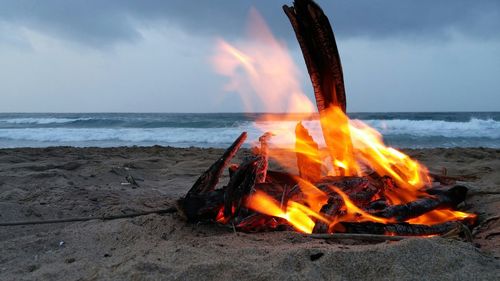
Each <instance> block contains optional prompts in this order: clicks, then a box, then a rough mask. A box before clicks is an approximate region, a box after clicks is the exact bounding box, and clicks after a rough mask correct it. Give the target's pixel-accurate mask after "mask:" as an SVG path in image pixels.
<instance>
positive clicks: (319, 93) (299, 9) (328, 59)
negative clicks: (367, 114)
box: [283, 0, 357, 176]
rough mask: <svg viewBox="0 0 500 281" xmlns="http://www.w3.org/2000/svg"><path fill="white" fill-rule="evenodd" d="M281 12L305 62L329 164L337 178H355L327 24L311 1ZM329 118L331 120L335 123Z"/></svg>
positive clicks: (339, 76) (336, 62)
mask: <svg viewBox="0 0 500 281" xmlns="http://www.w3.org/2000/svg"><path fill="white" fill-rule="evenodd" d="M283 10H284V11H285V14H286V15H287V16H288V19H289V20H290V23H291V24H292V27H293V29H294V31H295V35H296V37H297V40H298V41H299V45H300V48H301V50H302V54H303V56H304V60H305V62H306V66H307V71H308V72H309V77H310V78H311V82H312V85H313V88H314V96H315V98H316V105H317V107H318V111H319V115H320V123H321V129H322V131H323V137H324V138H325V143H326V146H327V148H328V152H329V153H330V156H331V157H332V161H333V165H334V167H336V169H337V173H338V174H340V175H347V176H349V175H356V174H357V171H356V170H355V166H353V165H352V164H353V163H355V161H354V155H353V146H352V142H351V137H350V133H349V126H348V119H347V117H346V116H345V115H344V114H343V113H345V112H346V95H345V87H344V74H343V72H342V65H341V63H340V55H339V51H338V49H337V43H336V42H335V36H334V34H333V30H332V27H331V25H330V21H329V20H328V18H327V17H326V15H325V14H324V13H323V10H322V9H321V8H320V7H319V6H318V5H317V4H316V3H315V2H314V1H312V0H295V1H294V3H293V6H291V7H289V6H286V5H285V6H283ZM337 111H340V112H337ZM331 119H335V124H332V120H331ZM346 163H349V165H346Z"/></svg>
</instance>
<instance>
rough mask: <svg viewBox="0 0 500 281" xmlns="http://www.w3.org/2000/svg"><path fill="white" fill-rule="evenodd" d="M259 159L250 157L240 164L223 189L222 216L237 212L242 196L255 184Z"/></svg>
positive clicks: (228, 217) (229, 216)
mask: <svg viewBox="0 0 500 281" xmlns="http://www.w3.org/2000/svg"><path fill="white" fill-rule="evenodd" d="M258 161H259V159H257V158H255V159H250V160H248V161H246V162H245V163H243V164H241V165H240V166H239V167H238V169H237V170H236V172H235V173H234V175H233V176H232V177H231V179H230V180H229V183H228V184H227V186H225V187H224V188H223V189H224V218H226V219H230V218H232V217H234V216H235V215H237V214H238V212H239V210H240V208H241V205H242V203H243V200H244V198H245V197H246V195H248V194H249V193H250V192H251V190H252V188H253V187H254V186H255V181H256V179H257V166H258Z"/></svg>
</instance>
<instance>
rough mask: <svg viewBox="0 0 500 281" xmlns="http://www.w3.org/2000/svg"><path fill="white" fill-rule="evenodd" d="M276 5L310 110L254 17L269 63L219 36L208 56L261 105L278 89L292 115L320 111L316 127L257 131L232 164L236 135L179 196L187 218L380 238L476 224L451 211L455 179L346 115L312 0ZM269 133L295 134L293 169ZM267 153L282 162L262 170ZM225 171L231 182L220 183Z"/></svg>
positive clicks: (327, 34)
mask: <svg viewBox="0 0 500 281" xmlns="http://www.w3.org/2000/svg"><path fill="white" fill-rule="evenodd" d="M283 9H284V12H285V14H286V15H287V16H288V18H289V20H290V23H291V25H292V27H293V29H294V32H295V35H296V37H297V40H298V42H299V44H300V48H301V50H302V54H303V56H304V60H305V63H306V66H307V70H308V73H309V76H310V79H311V82H312V86H313V89H314V96H315V99H316V106H317V112H314V111H313V110H311V108H312V104H311V103H310V102H309V101H308V99H307V97H306V96H305V95H304V94H302V93H301V92H300V90H298V89H297V88H299V86H298V85H299V83H298V82H297V81H296V80H295V79H294V77H293V76H294V75H295V72H296V71H295V70H294V68H293V66H290V64H291V62H290V61H291V60H290V56H289V55H288V54H287V53H286V48H284V46H283V44H281V43H280V42H278V41H277V40H276V39H275V38H274V37H273V36H272V34H271V33H270V31H269V30H268V29H267V28H266V27H265V25H264V24H263V22H262V21H261V20H259V18H258V17H257V22H258V24H257V28H256V29H255V30H254V33H259V35H258V36H259V37H260V39H262V40H264V41H265V43H266V44H267V45H269V46H274V48H271V50H272V51H273V55H272V58H273V60H272V61H269V60H268V59H266V57H265V56H261V55H260V54H261V52H259V51H255V50H254V51H252V50H250V51H249V50H243V49H238V48H237V47H235V46H233V45H231V44H229V43H227V42H225V41H223V40H221V41H220V42H219V45H218V50H219V53H218V55H217V56H216V58H215V62H216V65H217V68H218V70H219V72H220V73H222V74H225V75H228V76H230V77H232V78H233V82H234V83H232V84H233V85H232V86H235V85H237V86H241V83H238V80H237V79H238V77H236V76H235V75H241V73H238V74H236V69H243V73H244V75H246V76H247V77H246V78H247V81H250V83H251V85H250V87H253V88H254V90H255V92H256V93H258V94H259V95H260V98H261V100H262V101H263V102H265V103H268V104H276V103H284V101H283V99H284V98H285V97H284V96H283V93H285V94H286V92H288V94H289V99H287V100H288V101H291V102H290V103H289V104H290V106H289V108H288V109H289V110H290V112H297V111H300V112H308V115H307V116H306V117H305V118H304V119H305V120H311V119H315V117H316V116H317V118H316V119H319V120H317V121H316V122H319V127H320V128H321V134H320V135H319V136H318V135H317V134H313V133H311V132H310V130H309V129H308V128H307V126H306V125H305V123H307V122H311V121H307V122H298V123H297V124H296V126H295V130H294V132H293V134H290V132H289V131H288V132H284V131H283V130H280V128H272V129H271V130H270V131H263V133H262V136H261V137H260V139H259V141H258V142H257V143H256V145H255V146H254V147H253V148H252V150H251V152H252V153H251V156H249V157H246V158H245V159H244V160H243V162H242V163H239V164H234V163H231V161H232V159H233V157H234V156H235V154H236V153H237V152H238V150H239V149H240V147H241V146H242V145H243V143H244V142H245V140H246V138H247V133H246V132H243V133H242V134H241V135H240V136H239V137H238V138H237V139H236V140H235V141H234V143H233V144H232V145H231V146H230V147H229V148H228V149H227V150H226V151H225V153H224V154H223V155H222V156H221V157H220V158H219V159H218V160H217V161H216V162H215V163H214V164H213V165H212V166H211V167H209V169H208V170H207V171H205V172H204V173H203V174H202V175H201V176H200V177H199V178H198V180H197V181H196V182H195V183H194V185H193V186H192V188H191V189H190V190H189V192H188V193H187V194H186V196H185V197H184V198H182V199H180V200H179V209H180V210H181V211H182V213H183V214H184V216H185V217H186V218H187V220H188V221H190V222H199V221H211V222H214V223H218V224H223V225H230V226H232V227H234V229H235V230H237V231H245V232H261V231H276V230H290V231H298V232H301V233H306V234H315V235H332V234H334V233H335V234H339V233H340V234H342V233H348V234H355V235H381V236H383V237H386V239H387V237H405V236H422V237H429V236H434V235H448V234H449V233H456V231H457V229H459V230H460V231H462V230H464V229H466V226H470V225H472V224H474V223H475V218H476V216H475V215H474V214H469V213H465V212H462V211H459V210H458V205H459V204H461V203H462V202H464V200H465V197H466V194H467V188H466V187H465V186H463V185H457V184H456V178H453V177H449V176H447V175H446V174H445V173H442V174H431V173H429V171H428V169H427V168H426V167H425V166H423V165H422V164H420V163H418V162H417V161H415V160H413V159H411V158H410V157H409V156H408V155H406V154H404V153H403V152H401V151H399V150H397V149H394V148H391V147H388V146H386V145H385V144H384V142H383V138H382V136H381V135H380V134H379V133H378V132H377V131H376V130H374V129H373V128H370V127H369V126H368V125H366V124H364V123H362V122H361V121H358V120H350V119H349V117H348V116H347V114H346V94H345V88H344V78H343V72H342V67H341V62H340V56H339V52H338V49H337V44H336V41H335V37H334V33H333V31H332V28H331V26H330V22H329V20H328V18H327V17H326V16H325V14H324V13H323V11H322V10H321V8H320V7H319V6H318V5H317V4H316V3H314V2H313V1H310V0H296V1H295V2H294V4H293V6H290V7H289V6H284V7H283ZM254 13H255V12H254ZM268 50H269V49H268ZM269 72H272V73H273V75H274V74H276V73H278V74H279V75H281V76H280V77H279V79H275V80H277V81H274V83H272V85H265V83H263V82H262V81H264V80H263V79H260V78H261V76H262V75H266V73H269ZM278 88H279V89H278ZM283 89H284V90H283ZM243 91H244V90H243ZM273 91H277V92H278V94H273ZM280 93H281V94H280ZM262 120H263V121H267V120H269V116H263V117H262ZM271 124H272V123H271ZM266 129H268V128H267V127H266ZM273 138H288V140H292V141H293V143H294V146H293V148H292V152H293V153H294V154H295V156H296V162H295V163H294V164H293V165H295V167H291V165H290V163H287V162H286V161H285V160H284V159H283V157H282V154H281V153H278V152H275V151H276V150H273V149H270V142H271V141H272V139H273ZM319 138H322V139H319ZM323 146H324V147H323ZM270 160H273V161H276V162H277V163H280V164H281V166H282V167H283V169H281V170H280V171H277V170H271V169H269V161H270ZM226 168H228V169H229V175H230V180H229V182H228V183H227V184H225V185H223V186H222V187H218V183H219V179H220V177H221V175H222V173H223V171H225V169H226ZM291 170H294V171H297V172H296V173H292V172H290V171H291ZM465 232H466V233H467V231H465ZM373 237H375V236H373Z"/></svg>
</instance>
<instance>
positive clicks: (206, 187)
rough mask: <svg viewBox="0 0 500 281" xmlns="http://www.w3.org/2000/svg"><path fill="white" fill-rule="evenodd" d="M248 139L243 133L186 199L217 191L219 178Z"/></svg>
mask: <svg viewBox="0 0 500 281" xmlns="http://www.w3.org/2000/svg"><path fill="white" fill-rule="evenodd" d="M246 138H247V133H246V132H243V133H241V135H240V136H239V137H238V138H237V139H236V140H235V141H234V142H233V144H231V146H230V147H228V148H227V149H226V151H225V152H224V154H223V155H222V157H221V158H219V159H217V161H215V163H213V164H212V166H210V168H208V170H206V171H205V172H203V174H201V176H200V177H199V178H198V179H197V180H196V182H195V183H194V185H193V186H192V187H191V189H190V190H189V191H188V193H187V195H186V198H188V197H189V196H191V195H192V194H199V193H203V192H208V191H212V190H214V189H215V186H216V185H217V183H218V182H219V178H220V176H221V175H222V172H223V171H224V168H225V167H226V166H227V165H228V164H229V162H230V161H231V159H233V157H234V155H235V154H236V152H238V150H239V149H240V147H241V145H242V144H243V142H245V140H246Z"/></svg>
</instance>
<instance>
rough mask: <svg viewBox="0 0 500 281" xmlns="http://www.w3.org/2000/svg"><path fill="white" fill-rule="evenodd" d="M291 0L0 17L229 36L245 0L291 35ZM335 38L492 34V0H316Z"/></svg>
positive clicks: (90, 29)
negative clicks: (287, 9) (167, 28)
mask: <svg viewBox="0 0 500 281" xmlns="http://www.w3.org/2000/svg"><path fill="white" fill-rule="evenodd" d="M291 2H292V0H267V1H264V0H261V1H230V0H212V1H186V0H170V1H162V0H143V1H139V0H135V1H134V0H106V1H100V0H75V1H66V0H45V1H36V0H18V1H1V2H0V23H1V22H2V21H4V22H8V23H10V24H16V25H21V26H27V27H29V28H32V29H36V30H39V31H41V32H44V33H48V34H50V35H52V36H55V37H63V38H66V39H69V40H74V41H78V42H80V43H84V44H87V45H93V46H98V47H99V46H107V45H109V44H113V43H116V42H122V41H133V40H136V39H138V38H140V33H139V31H138V29H137V28H138V24H137V23H139V24H142V25H145V26H148V25H150V24H157V23H162V24H168V25H173V26H177V27H180V28H182V29H184V30H186V31H188V32H189V33H195V34H205V35H208V36H212V35H221V36H225V37H233V38H234V37H237V36H239V34H241V30H242V29H243V26H244V24H245V20H246V15H247V13H248V11H249V9H250V7H251V6H255V7H256V8H257V9H258V10H259V11H260V12H261V13H262V14H263V15H264V17H265V18H266V20H267V21H268V22H269V25H270V26H271V28H272V29H273V30H274V31H275V32H276V33H277V34H278V35H279V36H280V37H284V38H287V39H292V38H293V35H292V31H291V27H290V25H289V23H288V20H287V19H286V17H285V15H284V14H283V12H282V10H281V6H282V5H283V4H290V3H291ZM318 2H319V4H320V5H321V6H322V7H323V9H324V10H325V12H326V14H327V15H328V16H329V17H330V19H331V20H332V22H333V25H334V28H335V30H336V34H337V36H338V37H340V38H351V37H368V38H372V39H373V38H394V37H404V38H416V39H430V40H435V39H446V38H448V36H449V35H450V34H451V33H453V32H457V33H459V34H463V35H465V36H467V37H473V38H476V39H482V40H484V39H486V40H488V39H499V38H500V32H498V30H500V1H498V0H475V1H470V0H440V1H435V0H419V1H415V0H358V1H353V0H336V1H327V0H322V1H318Z"/></svg>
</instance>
